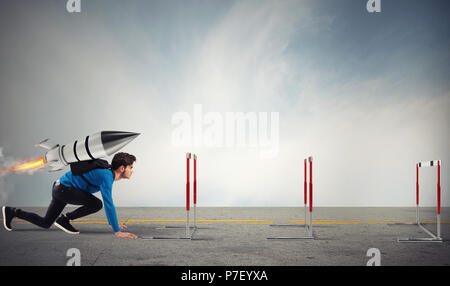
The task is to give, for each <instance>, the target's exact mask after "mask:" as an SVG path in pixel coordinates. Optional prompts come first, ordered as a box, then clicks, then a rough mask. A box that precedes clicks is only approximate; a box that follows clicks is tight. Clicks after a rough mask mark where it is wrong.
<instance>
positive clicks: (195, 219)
mask: <svg viewBox="0 0 450 286" xmlns="http://www.w3.org/2000/svg"><path fill="white" fill-rule="evenodd" d="M195 228H197V155H195V154H194V229H195Z"/></svg>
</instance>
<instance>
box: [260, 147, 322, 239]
mask: <svg viewBox="0 0 450 286" xmlns="http://www.w3.org/2000/svg"><path fill="white" fill-rule="evenodd" d="M312 161H313V158H312V156H310V157H308V158H306V159H304V160H303V165H304V178H305V179H304V183H303V190H304V192H303V194H304V195H303V197H304V209H305V220H304V224H303V225H299V224H271V225H270V226H272V227H304V228H305V231H306V235H305V236H276V237H268V238H267V239H314V234H313V227H312V215H313V180H312V170H313V169H312ZM307 162H309V184H308V179H307V178H308V176H307V169H308V168H307ZM308 185H309V208H308ZM308 210H309V223H308V221H307V217H308V215H307V213H308Z"/></svg>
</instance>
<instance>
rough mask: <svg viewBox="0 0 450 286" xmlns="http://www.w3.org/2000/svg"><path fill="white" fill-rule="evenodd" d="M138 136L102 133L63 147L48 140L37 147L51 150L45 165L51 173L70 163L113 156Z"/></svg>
mask: <svg viewBox="0 0 450 286" xmlns="http://www.w3.org/2000/svg"><path fill="white" fill-rule="evenodd" d="M138 135H140V133H134V132H123V131H101V132H98V133H95V134H93V135H89V136H86V138H83V139H81V140H75V142H73V143H70V144H66V145H62V146H60V145H59V144H56V145H54V144H51V143H50V142H49V141H48V139H46V140H44V141H42V142H40V143H38V144H36V146H39V147H42V148H45V149H48V150H49V151H48V152H47V153H45V165H48V166H49V167H50V168H51V170H50V171H58V170H60V169H61V168H63V167H64V166H67V165H68V164H70V163H74V162H79V161H85V160H92V159H99V158H102V157H106V156H109V155H112V154H114V153H115V152H117V151H119V150H120V149H122V148H123V147H124V146H125V145H127V144H128V143H130V142H131V141H132V140H133V139H134V138H136V137H137V136H138Z"/></svg>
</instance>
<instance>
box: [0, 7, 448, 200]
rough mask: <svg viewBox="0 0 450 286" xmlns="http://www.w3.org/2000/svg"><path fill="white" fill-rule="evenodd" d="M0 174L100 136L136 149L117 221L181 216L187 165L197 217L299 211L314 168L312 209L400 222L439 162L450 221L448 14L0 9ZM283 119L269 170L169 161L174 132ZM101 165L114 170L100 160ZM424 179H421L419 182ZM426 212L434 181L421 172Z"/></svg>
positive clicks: (257, 163) (12, 189)
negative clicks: (194, 124) (393, 213)
mask: <svg viewBox="0 0 450 286" xmlns="http://www.w3.org/2000/svg"><path fill="white" fill-rule="evenodd" d="M0 6H1V9H0V36H1V45H0V94H1V97H0V148H1V151H2V152H0V161H3V164H6V163H8V162H11V161H15V160H23V159H27V158H35V157H38V156H41V155H43V154H45V152H44V151H45V150H40V149H38V148H37V147H34V144H35V143H37V142H39V141H41V140H43V139H45V138H50V139H51V140H52V141H53V142H56V143H60V144H67V143H70V142H72V141H74V140H76V139H79V138H82V137H84V136H86V135H90V134H93V133H95V132H98V131H101V130H120V131H133V132H140V133H142V135H141V136H139V137H138V138H137V139H136V140H134V141H133V142H132V143H130V144H129V145H128V146H126V147H125V148H124V149H123V151H125V152H129V153H133V154H135V155H136V157H137V162H136V165H135V173H134V175H133V177H132V179H131V180H130V181H119V182H117V183H115V185H114V187H113V197H114V201H115V203H116V205H117V206H182V205H184V194H185V189H184V188H185V153H186V152H194V153H197V154H198V156H199V160H198V164H199V166H198V170H199V171H198V173H199V175H198V176H199V177H198V181H199V206H292V205H300V204H302V203H303V198H302V191H303V190H302V187H303V177H302V176H303V159H304V158H305V157H307V156H313V157H314V190H315V195H314V200H315V203H316V204H317V205H319V206H410V205H413V204H414V202H415V197H414V196H415V163H416V162H418V161H421V160H435V159H441V160H442V162H443V163H442V176H441V177H442V190H443V195H442V199H443V205H447V206H450V194H449V195H446V193H448V192H447V186H448V185H449V179H448V177H449V175H450V173H449V172H448V167H447V166H448V164H450V163H447V162H450V152H449V147H448V142H449V139H450V136H449V135H450V133H449V131H450V128H449V124H448V122H450V120H449V119H450V115H449V114H450V113H449V111H450V80H449V79H450V52H449V51H450V23H449V17H448V11H450V4H449V2H448V1H445V0H442V1H437V0H433V1H411V0H403V1H400V0H398V1H386V0H381V7H382V11H381V13H368V12H367V10H366V1H359V0H358V1H357V0H353V1H352V0H346V1H334V0H316V1H264V0H255V1H228V0H227V1H215V0H209V1H193V0H188V1H186V0H182V1H181V0H180V1H172V0H171V1H166V0H164V1H109V0H108V1H106V0H105V1H103V0H97V1H92V0H91V1H86V0H81V9H82V11H81V13H68V12H67V11H66V1H56V0H53V1H18V0H7V1H2V2H1V4H0ZM195 104H200V105H201V107H202V111H203V114H206V113H208V112H214V113H216V114H219V115H223V116H225V114H226V113H227V112H243V113H249V112H250V113H252V112H253V113H259V112H267V113H270V112H277V113H278V114H279V138H278V141H279V143H278V144H279V146H278V147H279V148H278V152H277V154H276V156H274V157H272V158H261V156H260V152H259V149H258V148H259V147H260V146H259V147H258V146H257V147H256V148H251V147H245V146H244V147H239V148H238V147H231V148H230V147H207V146H204V145H201V146H183V147H180V146H176V145H174V144H173V141H172V134H173V132H174V130H175V129H176V126H174V125H173V124H172V118H173V116H174V114H176V113H177V112H184V113H187V114H190V115H191V116H192V118H194V105H195ZM109 159H110V158H109ZM421 171H422V170H421ZM61 175H63V172H58V173H48V172H46V171H39V172H35V173H33V174H14V175H9V176H6V177H2V178H0V190H1V197H0V199H1V200H2V204H4V203H7V204H9V205H17V206H47V205H48V203H49V201H50V198H51V191H50V187H51V183H52V182H53V181H54V180H55V179H57V178H58V177H59V176H61ZM422 183H423V184H424V186H423V190H424V194H423V196H422V198H423V203H424V204H429V205H433V204H435V200H436V198H435V188H436V187H435V186H436V169H426V170H423V172H421V184H422Z"/></svg>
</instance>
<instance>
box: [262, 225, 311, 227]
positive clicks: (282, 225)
mask: <svg viewBox="0 0 450 286" xmlns="http://www.w3.org/2000/svg"><path fill="white" fill-rule="evenodd" d="M269 226H274V227H277V226H279V227H285V226H288V227H305V225H304V224H270V225H269Z"/></svg>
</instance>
